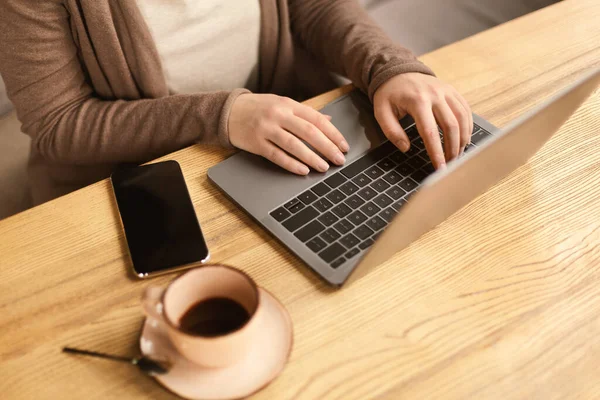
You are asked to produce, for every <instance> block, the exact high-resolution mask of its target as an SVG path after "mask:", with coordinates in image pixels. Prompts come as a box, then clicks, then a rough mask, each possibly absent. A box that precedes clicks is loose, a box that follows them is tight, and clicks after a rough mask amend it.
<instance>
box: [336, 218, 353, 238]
mask: <svg viewBox="0 0 600 400" xmlns="http://www.w3.org/2000/svg"><path fill="white" fill-rule="evenodd" d="M333 227H334V228H335V229H336V230H337V231H338V232H339V233H341V234H342V235H345V234H346V233H348V232H350V231H351V230H352V229H354V225H352V224H351V223H350V222H348V221H347V220H345V219H343V220H341V221H340V222H338V223H337V224H335V225H333Z"/></svg>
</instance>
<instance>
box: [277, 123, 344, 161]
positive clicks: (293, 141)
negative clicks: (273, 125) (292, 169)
mask: <svg viewBox="0 0 600 400" xmlns="http://www.w3.org/2000/svg"><path fill="white" fill-rule="evenodd" d="M294 118H297V117H294ZM269 140H270V141H271V142H273V143H274V144H276V145H277V146H279V147H280V148H281V149H283V150H285V151H286V152H288V154H291V155H293V156H294V157H296V158H297V159H298V160H300V161H302V162H303V163H304V164H306V165H308V166H309V167H312V168H313V169H315V170H317V171H320V172H325V171H327V170H328V169H329V164H327V163H326V162H325V160H323V159H322V158H321V157H319V156H318V155H316V154H315V152H314V151H312V150H311V149H309V148H308V146H306V145H305V144H304V143H302V141H300V139H298V138H297V137H296V136H294V135H293V134H292V133H290V132H287V131H285V130H284V129H279V130H278V131H277V132H275V134H273V135H271V136H269ZM333 147H335V146H333ZM336 151H337V152H338V153H339V150H337V149H336Z"/></svg>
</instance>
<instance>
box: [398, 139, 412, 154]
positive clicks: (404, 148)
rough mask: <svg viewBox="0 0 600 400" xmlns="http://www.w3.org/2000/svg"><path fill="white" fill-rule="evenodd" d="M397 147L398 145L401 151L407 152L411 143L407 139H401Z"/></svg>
mask: <svg viewBox="0 0 600 400" xmlns="http://www.w3.org/2000/svg"><path fill="white" fill-rule="evenodd" d="M396 147H398V148H399V149H400V151H401V152H403V153H406V152H407V151H408V149H409V148H410V145H409V144H408V143H407V142H406V141H405V140H402V139H400V140H398V141H397V142H396Z"/></svg>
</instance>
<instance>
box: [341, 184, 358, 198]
mask: <svg viewBox="0 0 600 400" xmlns="http://www.w3.org/2000/svg"><path fill="white" fill-rule="evenodd" d="M340 190H341V191H342V192H344V193H346V195H348V196H350V195H351V194H353V193H354V192H356V191H357V190H358V186H356V185H355V184H354V183H352V182H346V183H344V184H343V185H342V186H340Z"/></svg>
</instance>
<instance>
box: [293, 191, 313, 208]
mask: <svg viewBox="0 0 600 400" xmlns="http://www.w3.org/2000/svg"><path fill="white" fill-rule="evenodd" d="M298 198H299V199H300V201H302V202H303V203H304V204H306V205H308V204H310V203H312V202H313V201H315V200H316V199H317V195H316V194H314V193H313V192H311V191H310V190H307V191H306V192H304V193H302V194H301V195H300V196H298Z"/></svg>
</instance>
